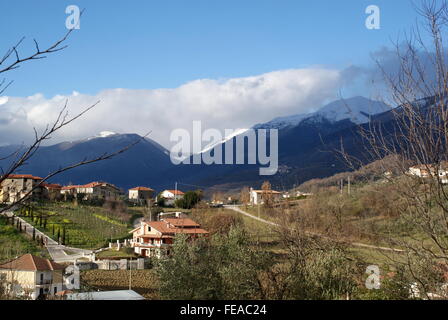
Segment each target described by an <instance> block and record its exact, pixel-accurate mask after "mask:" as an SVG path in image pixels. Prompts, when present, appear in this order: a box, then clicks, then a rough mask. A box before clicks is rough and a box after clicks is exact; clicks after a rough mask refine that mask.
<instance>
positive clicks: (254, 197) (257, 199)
mask: <svg viewBox="0 0 448 320" xmlns="http://www.w3.org/2000/svg"><path fill="white" fill-rule="evenodd" d="M249 193H250V203H251V204H253V205H258V204H264V200H265V199H264V198H265V197H267V196H269V197H270V198H271V200H272V201H274V202H276V201H279V200H280V199H281V198H282V193H281V192H278V191H275V190H254V189H253V188H250V191H249Z"/></svg>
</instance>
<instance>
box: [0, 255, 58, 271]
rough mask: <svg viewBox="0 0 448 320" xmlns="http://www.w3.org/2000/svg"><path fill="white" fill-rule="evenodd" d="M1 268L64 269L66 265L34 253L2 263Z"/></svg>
mask: <svg viewBox="0 0 448 320" xmlns="http://www.w3.org/2000/svg"><path fill="white" fill-rule="evenodd" d="M0 269H9V270H20V271H37V270H39V271H49V270H64V269H65V267H64V266H62V265H60V264H58V263H56V262H54V261H50V260H48V259H43V258H39V257H36V256H33V255H32V254H29V253H27V254H24V255H22V256H20V257H19V258H17V259H15V260H12V261H9V262H7V263H5V264H2V265H0Z"/></svg>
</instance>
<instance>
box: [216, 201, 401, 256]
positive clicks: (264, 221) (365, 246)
mask: <svg viewBox="0 0 448 320" xmlns="http://www.w3.org/2000/svg"><path fill="white" fill-rule="evenodd" d="M224 207H225V208H227V209H230V210H233V211H236V212H238V213H241V214H243V215H245V216H247V217H249V218H251V219H254V220H257V221H260V222H263V223H266V224H269V225H271V226H274V227H280V225H279V224H278V223H275V222H272V221H269V220H266V219H262V218H259V217H257V216H254V215H252V214H250V213H247V212H246V211H243V210H241V209H240V208H238V207H237V206H232V205H225V206H224ZM309 234H311V235H317V236H319V237H323V238H328V237H326V236H324V235H321V234H316V233H309ZM348 244H350V245H352V246H354V247H360V248H368V249H375V250H380V251H389V252H404V250H402V249H396V248H389V247H380V246H375V245H371V244H366V243H360V242H348Z"/></svg>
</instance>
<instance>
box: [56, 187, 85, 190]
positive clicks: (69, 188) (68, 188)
mask: <svg viewBox="0 0 448 320" xmlns="http://www.w3.org/2000/svg"><path fill="white" fill-rule="evenodd" d="M79 187H81V186H64V187H62V188H61V189H62V190H71V189H76V188H79Z"/></svg>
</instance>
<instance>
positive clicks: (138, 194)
mask: <svg viewBox="0 0 448 320" xmlns="http://www.w3.org/2000/svg"><path fill="white" fill-rule="evenodd" d="M153 194H154V190H153V189H151V188H147V187H135V188H132V189H129V195H128V197H129V200H132V201H146V200H148V199H151V198H152V196H153Z"/></svg>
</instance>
